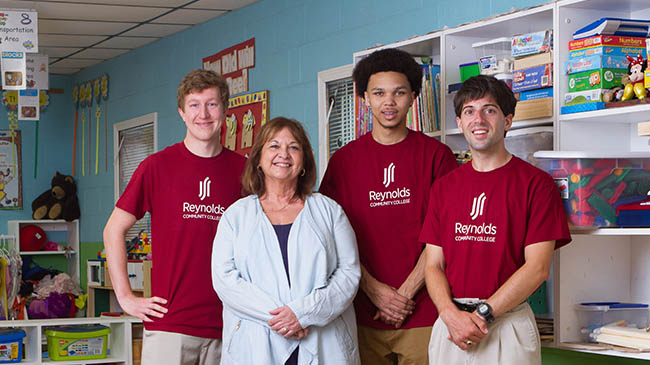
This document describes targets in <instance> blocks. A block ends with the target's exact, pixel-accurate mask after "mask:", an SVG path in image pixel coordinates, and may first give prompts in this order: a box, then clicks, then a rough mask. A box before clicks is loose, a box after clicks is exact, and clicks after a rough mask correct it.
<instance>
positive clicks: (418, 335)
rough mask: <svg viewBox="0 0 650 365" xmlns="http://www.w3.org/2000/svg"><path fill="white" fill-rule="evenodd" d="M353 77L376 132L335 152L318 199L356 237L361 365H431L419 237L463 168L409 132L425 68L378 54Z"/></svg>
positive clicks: (398, 55) (396, 55) (395, 54)
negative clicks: (440, 187) (436, 190)
mask: <svg viewBox="0 0 650 365" xmlns="http://www.w3.org/2000/svg"><path fill="white" fill-rule="evenodd" d="M353 79H354V82H355V84H356V88H357V91H358V92H359V94H360V95H363V96H364V99H365V101H366V103H368V104H369V105H370V107H371V109H372V117H373V129H372V132H371V133H368V134H365V135H363V136H361V137H360V138H359V139H357V140H355V141H353V142H350V143H349V144H348V145H346V146H344V147H343V148H341V149H340V150H338V151H336V153H334V155H333V156H332V158H331V159H330V161H329V165H328V167H327V171H326V173H325V176H324V177H323V181H322V182H321V186H320V192H321V193H323V194H325V195H327V196H329V197H331V198H333V199H334V200H336V201H337V202H338V203H339V204H340V205H341V206H342V207H343V209H344V210H345V213H346V214H347V216H348V218H349V219H350V223H351V224H352V227H353V228H354V231H355V233H356V236H357V243H358V245H359V256H360V261H361V264H362V265H361V282H360V288H361V290H360V291H359V293H358V294H357V297H356V299H355V302H354V304H355V309H356V314H357V322H358V324H359V326H358V328H359V352H360V355H361V362H362V363H364V364H373V365H376V364H379V365H381V364H394V363H399V364H406V363H409V364H426V363H427V340H426V339H427V338H428V337H429V334H430V333H431V326H432V325H433V323H434V321H435V320H436V318H437V312H436V309H435V307H434V306H433V303H432V302H431V299H430V298H429V297H428V296H427V293H426V290H422V288H423V286H424V271H423V267H424V256H423V255H422V250H423V245H422V244H421V243H419V242H418V232H419V230H420V228H421V226H422V222H423V220H424V216H425V213H426V210H427V203H428V201H429V188H430V186H431V184H432V183H433V181H434V180H436V179H438V178H440V177H441V176H442V175H444V174H445V173H447V172H449V171H451V170H452V169H454V168H455V167H456V166H457V164H456V160H455V159H454V156H453V154H452V153H451V150H450V149H449V148H448V147H447V146H445V145H443V144H442V143H440V142H439V141H438V140H436V139H435V138H431V137H428V136H426V135H424V134H423V133H420V132H414V131H411V130H409V129H408V128H407V127H406V118H407V113H408V110H409V108H410V107H411V105H412V104H413V101H414V100H415V98H416V97H417V95H418V94H419V93H420V88H421V83H422V67H421V66H420V65H418V64H417V62H415V60H413V58H412V57H411V56H410V55H409V54H408V53H406V52H404V51H400V50H397V49H384V50H379V51H376V52H374V53H372V54H371V55H369V56H368V57H366V58H365V59H363V60H362V61H361V62H359V63H358V64H357V66H356V67H355V69H354V72H353Z"/></svg>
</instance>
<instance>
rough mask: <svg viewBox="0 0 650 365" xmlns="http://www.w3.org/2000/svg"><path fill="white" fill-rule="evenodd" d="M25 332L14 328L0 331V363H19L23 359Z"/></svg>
mask: <svg viewBox="0 0 650 365" xmlns="http://www.w3.org/2000/svg"><path fill="white" fill-rule="evenodd" d="M24 337H25V331H23V330H21V329H14V328H3V329H0V363H10V362H20V361H21V360H22V359H23V338H24Z"/></svg>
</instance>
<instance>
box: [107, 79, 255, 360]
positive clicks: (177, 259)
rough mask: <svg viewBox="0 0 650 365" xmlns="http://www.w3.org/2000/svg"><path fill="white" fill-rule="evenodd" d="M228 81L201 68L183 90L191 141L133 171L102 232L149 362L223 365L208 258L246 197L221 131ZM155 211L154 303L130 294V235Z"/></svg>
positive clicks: (181, 105) (180, 98)
mask: <svg viewBox="0 0 650 365" xmlns="http://www.w3.org/2000/svg"><path fill="white" fill-rule="evenodd" d="M228 97H229V92H228V84H227V83H226V81H225V80H224V79H223V78H222V77H221V76H219V75H217V74H216V73H214V72H213V71H207V70H194V71H192V72H190V73H188V74H187V75H186V76H185V78H184V79H183V81H182V82H181V84H180V85H179V87H178V95H177V103H178V113H179V114H180V116H181V118H182V119H183V121H184V122H185V126H186V128H187V132H186V135H185V139H184V140H183V141H182V142H180V143H176V144H174V145H171V146H169V147H167V148H165V149H164V150H162V151H160V152H157V153H154V154H153V155H151V156H149V157H147V158H146V159H145V160H144V161H143V162H142V163H141V164H140V165H139V166H138V168H137V169H136V171H135V172H134V174H133V176H132V177H131V180H130V181H129V183H128V185H127V187H126V189H125V190H124V192H123V193H122V196H121V197H120V199H119V200H118V202H117V204H115V209H114V210H113V213H112V214H111V217H110V218H109V220H108V223H106V227H105V228H104V245H105V247H106V258H107V263H108V269H109V272H110V275H111V279H112V282H113V286H114V288H115V295H116V296H117V299H118V301H119V303H120V305H121V306H122V308H123V309H124V311H125V312H126V313H128V314H130V315H132V316H135V317H137V318H140V319H142V320H143V322H144V326H145V333H144V339H143V348H142V363H143V364H199V363H200V364H215V365H216V364H218V363H219V361H220V358H221V329H222V327H223V321H222V317H221V311H222V305H221V302H220V301H219V298H218V297H217V294H216V293H215V292H214V289H212V280H211V272H210V270H211V269H210V268H211V264H210V257H211V253H212V242H213V240H214V236H215V234H216V231H217V224H218V223H219V219H220V218H221V215H222V214H223V212H224V211H225V209H226V208H227V207H228V206H229V205H230V204H232V203H233V202H234V201H235V200H237V199H239V198H240V197H241V192H242V189H241V180H240V176H241V174H242V171H243V168H244V163H245V159H244V157H242V156H240V155H238V154H236V153H234V152H232V151H230V150H227V149H224V148H223V147H222V146H221V142H220V133H221V126H222V124H223V121H224V120H225V117H226V111H227V108H228ZM146 212H149V213H150V214H151V238H152V244H151V245H152V256H153V263H152V264H153V269H152V274H151V286H152V288H151V291H152V295H153V296H152V297H151V298H139V297H136V296H135V295H134V294H133V293H132V292H131V287H130V285H129V280H128V277H127V272H126V249H125V242H124V241H125V235H126V233H127V232H128V230H129V229H130V228H131V227H132V226H133V224H135V222H136V221H137V220H138V219H140V218H142V216H143V215H144V214H145V213H146Z"/></svg>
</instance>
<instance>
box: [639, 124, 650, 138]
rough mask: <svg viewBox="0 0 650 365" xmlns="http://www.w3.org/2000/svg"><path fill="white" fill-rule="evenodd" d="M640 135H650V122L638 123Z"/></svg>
mask: <svg viewBox="0 0 650 365" xmlns="http://www.w3.org/2000/svg"><path fill="white" fill-rule="evenodd" d="M637 128H638V133H639V136H650V122H641V123H639V124H637Z"/></svg>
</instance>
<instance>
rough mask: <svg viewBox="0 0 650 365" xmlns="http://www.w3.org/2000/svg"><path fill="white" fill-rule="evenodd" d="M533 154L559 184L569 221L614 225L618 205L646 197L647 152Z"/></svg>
mask: <svg viewBox="0 0 650 365" xmlns="http://www.w3.org/2000/svg"><path fill="white" fill-rule="evenodd" d="M534 156H535V159H536V161H537V165H538V167H540V168H541V169H543V170H545V171H546V172H548V173H549V174H550V175H551V176H552V177H553V179H554V180H555V182H556V184H557V185H558V188H559V189H560V194H561V196H562V199H563V201H564V207H565V209H566V213H567V219H568V220H569V224H570V225H573V226H577V227H585V228H588V227H612V226H615V225H616V208H617V207H618V206H619V205H622V204H630V203H634V202H639V201H642V200H645V199H647V193H648V191H649V190H650V155H649V154H648V153H642V152H627V153H600V152H597V153H589V152H568V151H539V152H535V154H534Z"/></svg>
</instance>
